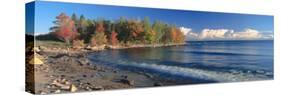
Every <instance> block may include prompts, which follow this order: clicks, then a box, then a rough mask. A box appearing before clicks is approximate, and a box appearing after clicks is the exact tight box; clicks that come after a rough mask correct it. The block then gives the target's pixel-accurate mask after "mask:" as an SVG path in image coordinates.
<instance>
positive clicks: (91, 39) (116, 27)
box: [36, 13, 185, 48]
mask: <svg viewBox="0 0 281 95" xmlns="http://www.w3.org/2000/svg"><path fill="white" fill-rule="evenodd" d="M55 18H56V19H55V21H54V22H53V23H54V26H53V27H51V28H50V32H49V33H48V34H45V35H38V36H37V37H36V39H38V40H53V41H62V42H65V43H66V44H67V45H68V46H72V47H73V48H85V47H89V48H97V47H101V48H104V47H105V46H109V47H110V48H129V47H160V46H169V45H181V44H184V43H185V35H184V34H183V33H182V32H181V31H180V29H179V28H178V27H176V26H175V25H170V24H167V23H164V22H161V21H154V22H153V23H151V22H150V20H149V17H145V18H144V19H143V20H141V19H127V18H124V17H120V18H119V19H117V20H106V19H87V18H85V17H84V16H83V15H81V16H80V17H77V15H76V14H72V16H71V17H70V16H67V15H66V14H65V13H61V14H59V15H58V16H57V17H55Z"/></svg>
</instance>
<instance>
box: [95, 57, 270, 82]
mask: <svg viewBox="0 0 281 95" xmlns="http://www.w3.org/2000/svg"><path fill="white" fill-rule="evenodd" d="M94 60H96V61H97V60H99V61H101V62H102V63H108V64H111V65H119V66H127V67H129V68H130V69H132V68H139V69H140V70H144V69H150V70H154V71H157V72H162V73H165V74H169V75H175V76H183V77H187V78H194V79H200V80H209V81H217V82H236V81H249V80H264V79H270V77H268V76H266V75H261V74H259V75H257V74H251V73H247V72H241V71H236V70H232V71H231V72H219V71H210V70H206V69H199V68H192V67H180V66H169V65H168V66H167V65H163V64H153V63H146V62H136V61H129V60H126V59H120V58H119V59H113V58H112V59H110V60H108V59H105V57H102V56H99V57H97V56H96V57H95V58H94ZM269 75H270V73H269Z"/></svg>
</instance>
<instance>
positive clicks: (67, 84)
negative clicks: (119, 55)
mask: <svg viewBox="0 0 281 95" xmlns="http://www.w3.org/2000/svg"><path fill="white" fill-rule="evenodd" d="M31 51H33V52H34V54H33V55H31V56H33V57H32V58H27V60H31V61H29V62H28V63H27V65H26V69H27V73H26V75H27V78H29V79H27V85H28V86H30V87H27V88H29V89H28V91H29V92H33V93H36V94H48V93H67V92H82V91H95V90H109V89H124V88H136V87H137V88H139V87H153V86H161V85H172V84H173V85H174V84H176V82H175V81H172V80H165V79H161V78H157V77H154V76H153V75H150V74H147V73H143V72H132V71H127V70H122V69H118V68H113V67H110V66H105V65H100V64H102V63H99V64H97V63H96V62H93V61H91V60H89V58H88V56H89V55H90V54H91V53H95V52H99V51H93V50H87V49H74V48H66V47H58V45H56V46H55V45H51V46H46V45H42V44H38V45H37V46H35V47H34V48H33V49H32V50H31ZM31 86H32V87H31Z"/></svg>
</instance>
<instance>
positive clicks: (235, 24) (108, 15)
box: [27, 1, 273, 34]
mask: <svg viewBox="0 0 281 95" xmlns="http://www.w3.org/2000/svg"><path fill="white" fill-rule="evenodd" d="M28 9H30V8H28ZM61 12H64V13H66V14H67V15H69V16H71V15H72V14H73V13H75V14H76V15H77V16H78V17H79V16H80V15H82V14H83V15H84V16H85V17H86V18H89V19H97V18H104V19H108V20H116V19H118V18H120V17H121V16H122V17H126V18H130V19H143V18H144V17H146V16H147V17H149V18H150V21H151V22H153V21H154V20H160V21H163V22H166V23H169V24H175V25H176V26H178V27H185V28H189V29H192V32H193V33H199V32H202V30H204V29H230V30H234V32H236V31H244V30H245V29H254V30H257V31H258V32H267V33H268V32H271V33H272V34H273V16H266V15H246V14H231V13H215V12H199V11H183V10H167V9H152V8H137V7H120V6H107V5H92V4H77V3H58V2H46V1H35V26H34V28H35V29H34V31H35V32H36V33H39V34H40V33H46V32H49V28H50V27H51V26H53V25H54V24H53V23H52V22H53V21H54V20H55V17H56V16H57V15H59V14H60V13H61ZM27 13H28V12H27ZM29 17H32V16H28V17H27V19H28V18H29ZM29 19H31V18H29ZM27 24H30V23H27ZM28 30H29V29H27V31H28ZM29 31H32V30H29Z"/></svg>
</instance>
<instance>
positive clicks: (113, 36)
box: [110, 30, 118, 45]
mask: <svg viewBox="0 0 281 95" xmlns="http://www.w3.org/2000/svg"><path fill="white" fill-rule="evenodd" d="M117 35H118V34H117V33H116V32H115V31H114V30H113V31H112V32H111V35H110V43H111V45H117V43H118V39H117Z"/></svg>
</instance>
